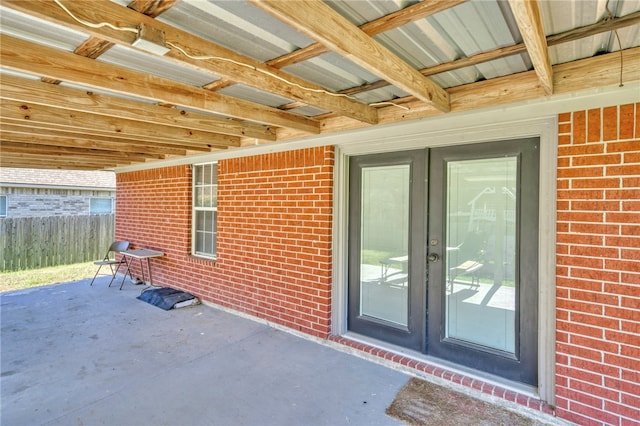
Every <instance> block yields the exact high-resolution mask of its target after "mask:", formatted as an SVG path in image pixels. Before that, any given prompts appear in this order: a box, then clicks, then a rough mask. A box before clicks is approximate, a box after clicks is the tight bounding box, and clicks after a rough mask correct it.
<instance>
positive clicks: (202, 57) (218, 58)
mask: <svg viewBox="0 0 640 426" xmlns="http://www.w3.org/2000/svg"><path fill="white" fill-rule="evenodd" d="M166 44H167V45H168V46H171V47H173V48H174V49H176V50H177V51H179V52H180V53H182V54H183V55H184V56H186V57H187V58H190V59H193V60H196V61H205V60H216V61H225V62H231V63H233V64H236V65H238V66H242V67H246V68H249V69H251V70H253V71H256V72H259V73H262V74H265V75H268V76H269V77H272V78H275V79H276V80H280V81H282V82H283V83H286V84H288V85H290V86H294V87H297V88H299V89H301V90H305V91H308V92H314V93H323V94H325V95H329V96H335V97H343V98H347V99H352V100H355V101H358V100H357V99H356V98H354V97H353V96H349V95H346V94H344V93H335V92H330V91H328V90H324V89H313V88H311V87H306V86H302V85H301V84H298V83H295V82H293V81H291V80H288V79H286V78H284V77H281V76H279V75H277V74H274V73H272V72H270V71H267V70H263V69H260V68H257V67H256V66H254V65H249V64H245V63H243V62H239V61H236V60H234V59H229V58H224V57H222V56H213V55H192V54H190V53H188V52H187V51H186V50H184V49H183V48H181V47H180V46H178V45H176V44H173V43H171V42H170V41H167V42H166ZM358 102H359V101H358ZM384 104H389V105H394V106H396V107H398V108H402V109H405V110H409V108H407V107H405V106H402V105H398V104H396V103H393V102H390V101H385V102H377V103H375V104H369V106H375V105H384Z"/></svg>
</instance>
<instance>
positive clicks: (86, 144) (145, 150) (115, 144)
mask: <svg viewBox="0 0 640 426" xmlns="http://www.w3.org/2000/svg"><path fill="white" fill-rule="evenodd" d="M2 138H3V141H2V144H4V142H5V141H9V142H21V143H25V144H29V145H32V146H37V145H47V146H51V147H55V146H59V147H70V148H74V147H75V148H86V149H94V150H103V151H119V152H123V153H134V154H148V155H151V156H158V157H159V158H163V157H167V156H181V155H186V153H187V149H186V147H184V146H180V145H179V144H178V143H173V144H170V143H162V142H153V143H149V142H145V141H138V140H136V139H133V138H112V137H107V136H101V135H93V134H92V135H85V134H82V133H80V132H71V131H64V130H57V129H51V128H42V127H33V126H28V127H27V126H18V125H12V124H5V125H3V130H2ZM202 152H209V150H208V149H206V148H204V147H203V148H202Z"/></svg>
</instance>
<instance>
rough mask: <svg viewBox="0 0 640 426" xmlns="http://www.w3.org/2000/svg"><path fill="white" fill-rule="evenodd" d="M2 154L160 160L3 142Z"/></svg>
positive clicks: (154, 157) (148, 156) (138, 161)
mask: <svg viewBox="0 0 640 426" xmlns="http://www.w3.org/2000/svg"><path fill="white" fill-rule="evenodd" d="M0 150H2V152H3V153H4V152H7V151H8V152H10V153H14V154H38V155H53V156H61V155H65V156H66V155H68V156H70V157H83V158H87V159H89V158H91V159H96V160H107V161H119V162H123V163H124V162H128V163H144V162H145V161H146V160H147V159H156V160H157V159H159V158H158V157H157V156H150V155H148V154H134V153H123V152H119V151H106V150H97V149H87V148H75V147H62V146H56V145H32V144H28V143H22V142H11V141H2V142H1V143H0Z"/></svg>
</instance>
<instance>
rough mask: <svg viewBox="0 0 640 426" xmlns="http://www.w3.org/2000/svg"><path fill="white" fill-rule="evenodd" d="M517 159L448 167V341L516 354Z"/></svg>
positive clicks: (480, 161) (476, 162) (446, 214)
mask: <svg viewBox="0 0 640 426" xmlns="http://www.w3.org/2000/svg"><path fill="white" fill-rule="evenodd" d="M517 168H518V160H517V157H502V158H490V159H479V160H465V161H451V162H448V163H447V171H446V173H447V175H446V179H447V180H446V182H447V183H446V185H447V187H446V188H447V197H446V211H445V218H446V244H447V251H446V270H447V274H448V276H447V291H446V314H445V315H446V337H447V338H453V339H458V340H462V341H466V342H469V343H472V344H476V345H480V346H483V347H488V348H492V349H497V350H500V351H505V352H508V353H514V352H515V347H516V341H515V339H516V292H517V284H518V283H517V281H516V261H517V259H516V229H517V228H516V220H515V218H516V217H517V216H516V205H517V203H516V195H517V194H516V188H517V186H518V182H517Z"/></svg>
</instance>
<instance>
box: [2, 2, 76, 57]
mask: <svg viewBox="0 0 640 426" xmlns="http://www.w3.org/2000/svg"><path fill="white" fill-rule="evenodd" d="M0 32H1V33H2V34H7V35H11V36H14V37H18V38H21V39H24V40H29V41H33V42H35V43H39V44H43V45H45V46H49V47H53V48H56V49H60V50H64V51H67V52H73V51H74V49H75V48H76V47H77V46H78V45H79V44H81V43H82V42H83V41H85V40H86V39H87V35H86V34H83V33H81V32H77V31H74V30H70V29H68V28H65V27H63V26H60V25H56V24H53V23H51V22H47V21H44V20H42V19H38V18H34V17H32V16H30V15H26V14H24V13H21V12H18V11H15V10H13V9H8V8H2V11H1V13H0Z"/></svg>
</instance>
